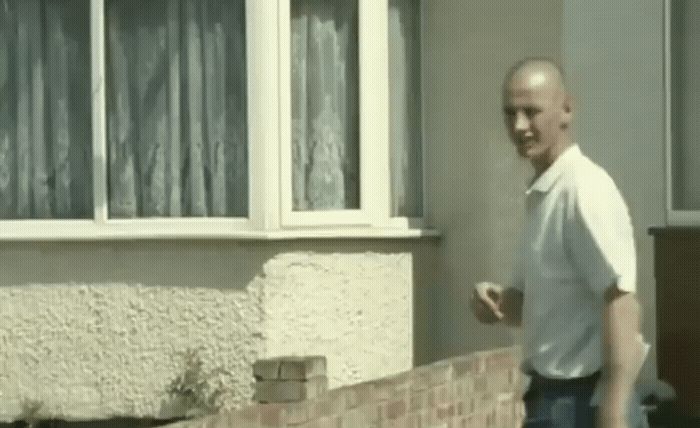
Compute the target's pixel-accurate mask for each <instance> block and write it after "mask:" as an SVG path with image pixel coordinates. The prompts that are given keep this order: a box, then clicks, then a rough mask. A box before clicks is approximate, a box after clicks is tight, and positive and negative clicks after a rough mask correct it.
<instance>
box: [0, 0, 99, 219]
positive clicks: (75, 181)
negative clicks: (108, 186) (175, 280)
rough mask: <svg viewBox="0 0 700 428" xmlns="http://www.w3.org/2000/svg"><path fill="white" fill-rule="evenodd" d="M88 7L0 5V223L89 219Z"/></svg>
mask: <svg viewBox="0 0 700 428" xmlns="http://www.w3.org/2000/svg"><path fill="white" fill-rule="evenodd" d="M89 37H90V2H89V1H88V0H61V1H58V0H0V218H2V219H38V218H92V217H93V204H92V122H91V120H92V110H91V105H90V74H91V73H90V40H89Z"/></svg>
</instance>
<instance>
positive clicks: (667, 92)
mask: <svg viewBox="0 0 700 428" xmlns="http://www.w3.org/2000/svg"><path fill="white" fill-rule="evenodd" d="M663 54H664V71H663V73H664V131H665V140H666V141H665V145H664V146H665V148H664V149H665V155H666V162H665V167H666V171H665V177H666V186H665V187H664V189H665V192H666V194H665V198H664V199H665V201H666V224H669V225H670V224H674V222H673V221H672V219H673V220H674V221H675V220H676V216H675V215H674V214H673V212H672V211H673V188H672V186H673V182H672V180H673V177H672V174H671V163H672V162H671V159H672V152H671V143H672V141H671V140H672V132H671V0H664V52H663Z"/></svg>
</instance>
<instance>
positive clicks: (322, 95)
mask: <svg viewBox="0 0 700 428" xmlns="http://www.w3.org/2000/svg"><path fill="white" fill-rule="evenodd" d="M291 1H292V3H291V6H292V7H291V12H292V18H291V19H292V22H291V63H292V67H291V68H292V70H291V73H292V74H291V86H292V165H293V168H292V188H293V207H294V209H295V210H299V211H304V210H336V209H353V208H359V204H360V197H361V196H360V194H359V175H360V171H359V161H358V159H359V119H358V118H359V86H358V85H359V72H358V2H357V1H347V0H291ZM389 47H390V58H389V60H390V73H389V76H390V77H389V79H390V82H389V83H390V85H389V88H390V106H391V114H390V121H391V161H390V169H391V177H392V179H391V188H392V214H393V215H395V216H408V217H417V216H420V215H422V180H423V177H422V149H421V144H422V136H421V132H422V127H421V93H420V90H421V79H420V3H419V1H418V0H391V2H390V9H389Z"/></svg>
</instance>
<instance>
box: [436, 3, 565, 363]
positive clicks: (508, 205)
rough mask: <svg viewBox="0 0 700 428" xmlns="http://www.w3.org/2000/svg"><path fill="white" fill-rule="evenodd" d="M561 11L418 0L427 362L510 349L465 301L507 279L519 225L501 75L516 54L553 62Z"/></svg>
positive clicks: (522, 170) (518, 182) (520, 179)
mask: <svg viewBox="0 0 700 428" xmlns="http://www.w3.org/2000/svg"><path fill="white" fill-rule="evenodd" d="M562 13H563V3H562V1H561V0H525V1H512V0H479V1H464V0H441V1H428V2H425V15H426V16H425V19H426V22H425V25H426V29H425V58H424V59H425V74H426V77H425V86H426V87H425V102H426V107H425V114H426V147H427V149H426V165H427V166H426V171H427V173H426V181H427V183H426V197H427V204H426V206H427V215H428V217H429V223H430V224H431V225H433V226H434V227H436V228H437V229H438V230H440V231H441V232H442V233H443V239H442V245H441V246H440V249H439V260H440V276H439V282H438V284H439V287H436V289H435V296H434V297H433V299H434V300H435V301H436V307H439V308H440V310H439V311H435V313H434V317H435V324H436V328H435V331H434V340H435V342H436V343H435V345H434V347H433V349H434V352H433V353H432V355H431V358H434V359H439V358H443V357H446V356H450V355H457V354H460V353H464V352H471V351H474V350H481V349H487V348H491V347H496V346H506V345H508V344H510V343H512V338H511V334H510V332H509V331H508V329H506V328H505V327H492V326H485V325H481V324H479V323H478V322H477V321H476V319H475V318H474V317H473V316H472V314H471V313H470V312H469V308H468V304H467V301H468V295H469V293H470V292H471V290H472V286H473V284H474V283H475V282H478V281H482V280H492V281H496V282H501V283H506V282H507V281H508V279H509V278H510V271H511V267H512V263H511V261H512V254H513V251H514V246H515V240H516V236H517V234H518V232H519V229H520V225H521V223H522V214H523V210H524V208H523V207H524V196H525V194H524V191H525V182H526V180H527V177H528V165H527V164H525V163H523V162H522V161H521V160H519V159H518V158H517V155H516V153H515V150H514V148H513V147H512V145H511V143H510V142H509V140H508V136H507V134H506V131H505V127H504V124H503V119H502V107H501V83H502V79H503V75H504V73H505V71H506V70H507V69H508V67H510V66H511V65H512V64H513V63H514V62H515V61H517V60H518V59H520V58H522V57H523V56H529V55H546V56H551V57H554V58H556V59H560V57H561V51H562V46H561V42H562Z"/></svg>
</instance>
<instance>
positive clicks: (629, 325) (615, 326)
mask: <svg viewBox="0 0 700 428" xmlns="http://www.w3.org/2000/svg"><path fill="white" fill-rule="evenodd" d="M605 297H606V298H605V309H604V314H603V348H604V349H603V351H604V359H605V361H604V379H605V385H604V386H605V399H606V400H607V401H608V402H607V403H605V404H606V405H608V406H611V408H614V409H616V410H617V411H620V412H624V411H625V410H626V408H627V403H628V401H629V399H630V396H631V394H632V391H633V390H634V383H635V379H636V376H637V365H638V361H637V360H638V358H639V353H638V351H639V349H638V345H637V334H638V333H639V303H638V302H637V299H636V297H635V295H634V294H633V293H625V292H621V291H619V290H618V289H617V287H614V286H613V287H611V288H610V290H609V291H608V292H607V293H606V296H605Z"/></svg>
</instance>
